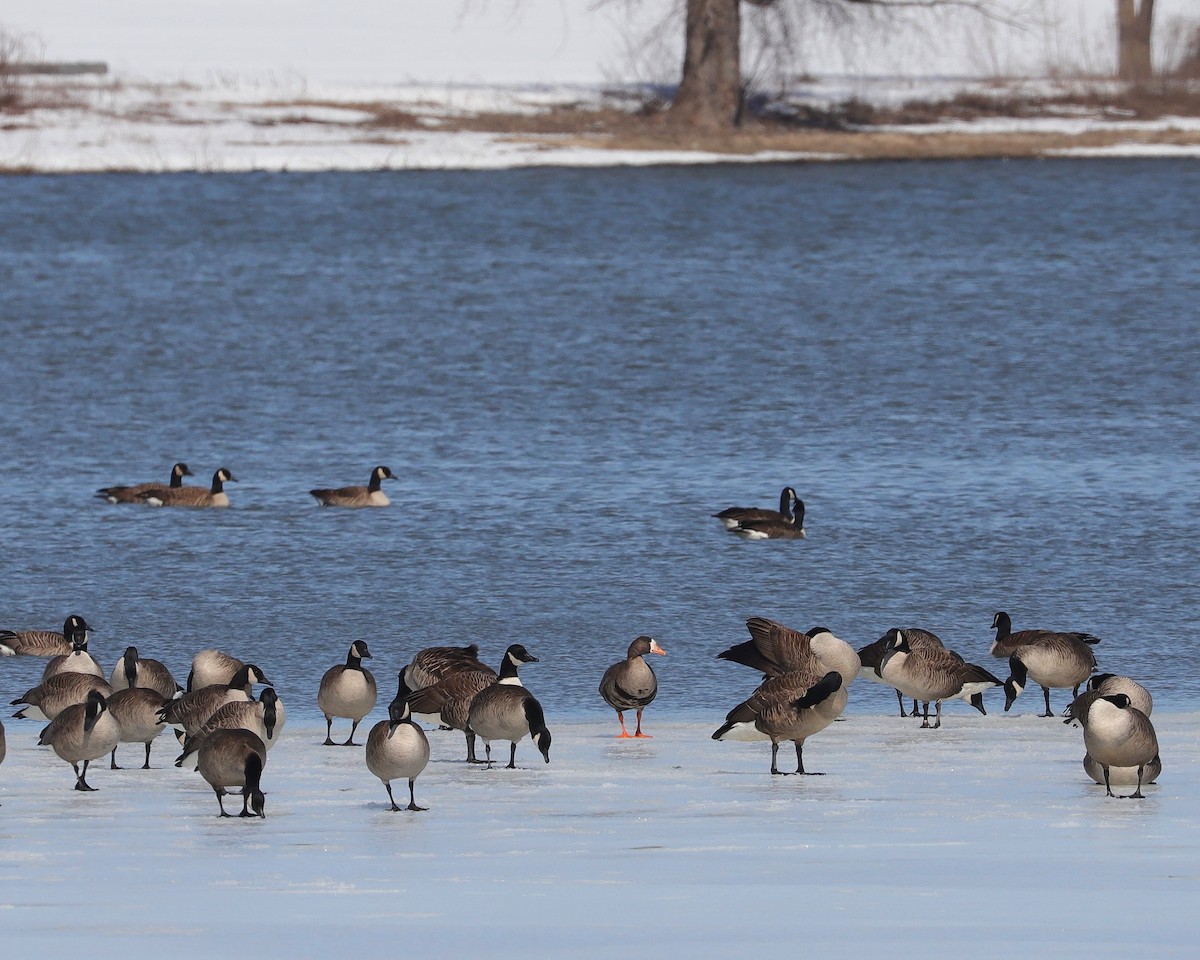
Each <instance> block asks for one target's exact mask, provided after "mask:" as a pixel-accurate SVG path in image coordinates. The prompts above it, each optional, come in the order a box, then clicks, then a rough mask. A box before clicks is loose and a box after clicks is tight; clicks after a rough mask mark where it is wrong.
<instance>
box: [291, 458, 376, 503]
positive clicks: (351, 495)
mask: <svg viewBox="0 0 1200 960" xmlns="http://www.w3.org/2000/svg"><path fill="white" fill-rule="evenodd" d="M395 479H396V475H395V474H394V473H392V471H391V469H390V468H389V467H384V466H379V467H376V468H375V469H374V470H372V471H371V478H370V480H368V481H367V485H366V486H365V487H338V488H337V489H335V490H309V491H308V492H309V494H310V495H311V496H313V497H315V498H316V501H317V503H319V504H320V505H321V506H323V507H386V506H387V505H388V504H389V503H390V502H391V501H390V500H388V498H387V494H385V493H384V492H383V490H382V489H380V485H381V484H382V483H383V481H384V480H395Z"/></svg>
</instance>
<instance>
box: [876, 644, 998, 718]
mask: <svg viewBox="0 0 1200 960" xmlns="http://www.w3.org/2000/svg"><path fill="white" fill-rule="evenodd" d="M885 636H886V637H887V638H888V643H887V648H886V651H885V653H884V655H883V660H882V661H881V662H880V664H879V675H880V677H882V678H883V680H884V682H885V683H889V684H891V685H892V686H893V687H895V688H896V689H897V690H898V691H900V693H902V694H903V695H905V696H908V697H911V698H912V699H914V700H919V701H921V702H922V703H923V704H924V705H925V709H924V715H923V718H922V721H921V727H922V729H925V728H928V727H930V723H929V704H930V703H931V702H932V703H935V704H936V705H937V720H936V722H935V723H934V724H932V728H933V729H935V730H936V729H937V728H938V727H940V726H941V725H942V701H943V700H954V699H958V698H963V699H967V697H968V696H970V695H973V694H974V693H980V694H982V691H983V690H985V689H987V688H988V687H998V686H1000V685H1001V684H1000V680H999V678H997V677H996V676H994V675H993V674H991V673H989V672H988V671H987V670H985V669H984V668H983V667H980V666H978V665H977V664H973V663H967V662H965V661H964V660H963V658H962V657H960V656H959V655H958V654H957V653H955V652H954V651H952V650H947V649H945V648H944V647H938V646H932V645H929V646H922V647H920V648H914V647H913V646H912V645H911V644H910V643H909V641H908V637H907V635H906V634H905V633H904V632H903V631H901V630H895V629H893V630H889V631H888V633H887V634H885Z"/></svg>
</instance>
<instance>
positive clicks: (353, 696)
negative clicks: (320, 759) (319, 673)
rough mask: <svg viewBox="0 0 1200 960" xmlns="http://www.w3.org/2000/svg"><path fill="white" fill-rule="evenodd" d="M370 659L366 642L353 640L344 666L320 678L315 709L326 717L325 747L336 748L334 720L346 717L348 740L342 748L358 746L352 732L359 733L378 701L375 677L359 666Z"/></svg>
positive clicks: (329, 670) (337, 667) (332, 668)
mask: <svg viewBox="0 0 1200 960" xmlns="http://www.w3.org/2000/svg"><path fill="white" fill-rule="evenodd" d="M370 659H372V657H371V651H370V650H368V649H367V643H366V641H365V640H355V641H354V642H353V643H352V644H350V651H349V653H347V654H346V662H345V663H344V664H338V666H336V667H330V668H329V669H328V670H326V671H325V675H324V676H323V677H321V686H320V687H319V688H318V690H317V707H319V708H320V710H321V712H322V713H323V714H325V744H324V745H325V746H327V747H332V746H334V745H335V744H334V742H333V718H334V717H346V718H348V719H349V720H350V721H351V724H350V736H349V737H347V738H346V742H345V743H343V744H342V746H343V747H357V746H358V744H357V743H355V742H354V731H355V730H357V729H358V725H359V724H360V723H361V722H362V719H363V717H365V716H366V715H367V714H368V713H370V712H371V711H372V710H374V709H375V700H376V698H377V697H378V691H377V689H376V687H375V677H374V676H373V675H372V673H371V671H370V670H367V669H366V668H364V667H363V665H362V662H363V660H370Z"/></svg>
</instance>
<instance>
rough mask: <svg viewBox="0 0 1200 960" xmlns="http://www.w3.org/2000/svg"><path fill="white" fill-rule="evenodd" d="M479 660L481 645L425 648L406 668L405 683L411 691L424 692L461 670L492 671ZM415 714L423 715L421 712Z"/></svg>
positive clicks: (416, 654) (418, 652)
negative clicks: (425, 689)
mask: <svg viewBox="0 0 1200 960" xmlns="http://www.w3.org/2000/svg"><path fill="white" fill-rule="evenodd" d="M490 669H491V667H489V666H488V665H487V664H485V663H483V662H481V661H480V659H479V644H477V643H471V644H468V645H467V646H465V647H425V648H424V649H422V650H418V651H417V652H416V653H415V654H414V655H413V658H412V660H411V662H410V663H409V664H408V666H407V667H405V668H404V682H405V683H406V684H408V689H410V690H423V689H424V688H425V687H429V686H432V685H433V684H435V683H437V682H438V681H439V680H444V679H445V678H446V677H448V676H450V674H452V673H458V672H459V671H460V670H490ZM413 713H415V714H417V715H418V716H420V715H421V711H420V710H413Z"/></svg>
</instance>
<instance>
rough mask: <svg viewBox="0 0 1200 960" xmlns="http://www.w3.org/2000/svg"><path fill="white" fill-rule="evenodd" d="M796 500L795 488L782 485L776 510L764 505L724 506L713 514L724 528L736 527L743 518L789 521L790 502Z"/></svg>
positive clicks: (790, 518) (790, 519) (731, 528)
mask: <svg viewBox="0 0 1200 960" xmlns="http://www.w3.org/2000/svg"><path fill="white" fill-rule="evenodd" d="M798 500H799V498H798V497H797V496H796V490H795V488H793V487H784V488H783V491H782V492H781V493H780V494H779V509H778V510H768V509H766V508H765V507H726V508H725V509H724V510H722V511H721V512H720V513H714V514H713V516H714V517H716V518H717V519H718V520H720V521H721V526H723V527H724V528H725V529H726V530H735V529H737V525H738V523H740V522H741V521H743V520H777V521H780V520H781V521H785V522H787V523H791V522H792V504H794V503H796V502H798ZM801 526H803V524H801Z"/></svg>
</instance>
